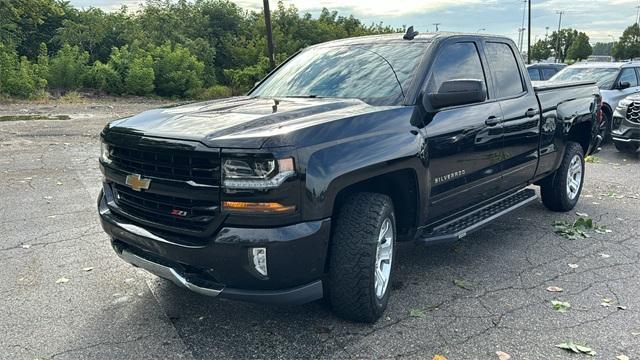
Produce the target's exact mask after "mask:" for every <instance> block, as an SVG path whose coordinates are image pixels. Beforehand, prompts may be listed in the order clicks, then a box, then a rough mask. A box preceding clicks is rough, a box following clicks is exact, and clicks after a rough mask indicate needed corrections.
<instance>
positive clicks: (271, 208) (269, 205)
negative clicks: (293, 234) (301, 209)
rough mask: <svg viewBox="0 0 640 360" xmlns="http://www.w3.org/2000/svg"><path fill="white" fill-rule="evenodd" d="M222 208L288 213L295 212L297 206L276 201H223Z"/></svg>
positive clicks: (227, 209) (232, 210) (248, 211)
mask: <svg viewBox="0 0 640 360" xmlns="http://www.w3.org/2000/svg"><path fill="white" fill-rule="evenodd" d="M222 209H223V210H225V211H231V212H243V213H278V214H281V213H287V212H293V211H294V210H295V209H296V207H295V206H294V205H289V206H287V205H282V204H280V203H276V202H266V203H262V202H259V203H255V202H243V201H223V202H222Z"/></svg>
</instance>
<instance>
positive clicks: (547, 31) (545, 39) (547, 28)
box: [544, 26, 549, 42]
mask: <svg viewBox="0 0 640 360" xmlns="http://www.w3.org/2000/svg"><path fill="white" fill-rule="evenodd" d="M544 28H545V30H546V31H545V33H544V41H545V42H547V39H548V38H549V27H548V26H545V27H544Z"/></svg>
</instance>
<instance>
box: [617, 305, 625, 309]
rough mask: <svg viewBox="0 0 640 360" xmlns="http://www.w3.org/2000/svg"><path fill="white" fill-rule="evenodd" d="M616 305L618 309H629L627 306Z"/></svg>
mask: <svg viewBox="0 0 640 360" xmlns="http://www.w3.org/2000/svg"><path fill="white" fill-rule="evenodd" d="M616 307H617V308H618V310H627V307H626V306H622V305H618V306H616Z"/></svg>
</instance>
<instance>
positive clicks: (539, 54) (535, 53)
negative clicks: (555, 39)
mask: <svg viewBox="0 0 640 360" xmlns="http://www.w3.org/2000/svg"><path fill="white" fill-rule="evenodd" d="M550 56H551V44H549V42H548V41H545V40H538V41H537V42H536V43H535V44H533V46H531V58H532V59H534V60H538V61H542V60H546V59H548V58H549V57H550Z"/></svg>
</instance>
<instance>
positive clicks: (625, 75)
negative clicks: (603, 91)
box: [619, 68, 638, 87]
mask: <svg viewBox="0 0 640 360" xmlns="http://www.w3.org/2000/svg"><path fill="white" fill-rule="evenodd" d="M625 81H626V82H628V83H629V84H631V86H632V87H634V86H638V78H637V77H636V72H635V71H634V70H633V68H624V69H622V72H621V73H620V81H619V83H623V82H625Z"/></svg>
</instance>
